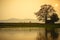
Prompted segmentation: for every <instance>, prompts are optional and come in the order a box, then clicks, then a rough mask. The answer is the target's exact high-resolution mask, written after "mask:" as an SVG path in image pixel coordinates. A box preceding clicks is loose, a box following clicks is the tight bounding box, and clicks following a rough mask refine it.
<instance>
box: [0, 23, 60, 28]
mask: <svg viewBox="0 0 60 40" xmlns="http://www.w3.org/2000/svg"><path fill="white" fill-rule="evenodd" d="M10 27H12V28H13V27H44V28H60V24H41V23H0V28H10Z"/></svg>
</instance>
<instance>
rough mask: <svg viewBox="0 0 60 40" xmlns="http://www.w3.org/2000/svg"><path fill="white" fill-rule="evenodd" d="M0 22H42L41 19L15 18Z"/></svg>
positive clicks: (0, 21)
mask: <svg viewBox="0 0 60 40" xmlns="http://www.w3.org/2000/svg"><path fill="white" fill-rule="evenodd" d="M0 23H43V22H42V21H38V20H37V19H16V18H11V19H8V20H0Z"/></svg>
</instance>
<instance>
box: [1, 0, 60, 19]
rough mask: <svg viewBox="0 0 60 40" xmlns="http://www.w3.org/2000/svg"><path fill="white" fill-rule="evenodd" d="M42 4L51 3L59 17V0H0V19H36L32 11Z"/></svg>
mask: <svg viewBox="0 0 60 40" xmlns="http://www.w3.org/2000/svg"><path fill="white" fill-rule="evenodd" d="M43 4H50V5H52V6H53V7H54V9H55V10H56V13H57V14H58V16H59V17H60V8H59V7H60V0H0V20H7V19H11V18H17V19H37V17H36V15H35V14H34V13H36V12H37V11H39V9H40V6H41V5H43Z"/></svg>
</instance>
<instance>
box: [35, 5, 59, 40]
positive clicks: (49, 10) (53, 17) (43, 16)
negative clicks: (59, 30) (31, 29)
mask: <svg viewBox="0 0 60 40" xmlns="http://www.w3.org/2000/svg"><path fill="white" fill-rule="evenodd" d="M35 15H36V16H37V17H38V20H39V21H40V20H44V21H45V24H54V22H57V21H58V20H59V18H58V15H57V14H56V11H55V10H54V8H53V7H52V6H51V5H47V4H44V5H42V6H41V9H40V10H39V11H38V12H36V13H35ZM49 19H50V20H49ZM52 29H53V28H52ZM52 29H50V30H47V28H45V31H46V33H45V35H46V40H47V31H50V33H51V36H52V38H53V39H54V35H53V33H56V32H55V29H53V30H52ZM52 31H53V32H52Z"/></svg>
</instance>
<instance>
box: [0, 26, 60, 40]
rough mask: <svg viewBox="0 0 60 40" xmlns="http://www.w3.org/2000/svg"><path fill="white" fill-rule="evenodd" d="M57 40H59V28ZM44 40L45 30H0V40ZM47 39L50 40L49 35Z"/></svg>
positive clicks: (28, 28)
mask: <svg viewBox="0 0 60 40" xmlns="http://www.w3.org/2000/svg"><path fill="white" fill-rule="evenodd" d="M56 31H57V32H58V33H59V37H58V39H57V40H60V28H57V29H56ZM38 38H39V40H45V28H38V27H27V28H26V27H25V28H24V27H23V28H0V40H38ZM48 39H49V40H51V37H50V34H48Z"/></svg>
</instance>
